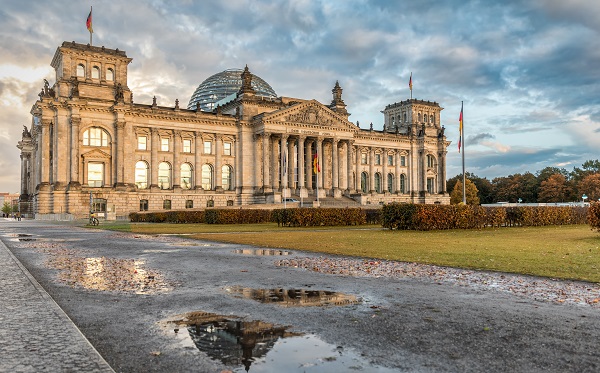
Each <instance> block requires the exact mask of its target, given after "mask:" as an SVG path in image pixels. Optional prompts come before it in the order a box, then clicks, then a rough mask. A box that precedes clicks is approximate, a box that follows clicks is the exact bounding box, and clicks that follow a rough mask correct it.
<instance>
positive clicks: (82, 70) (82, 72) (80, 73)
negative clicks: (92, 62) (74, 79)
mask: <svg viewBox="0 0 600 373" xmlns="http://www.w3.org/2000/svg"><path fill="white" fill-rule="evenodd" d="M77 76H81V77H82V78H85V66H83V64H81V63H80V64H79V65H77Z"/></svg>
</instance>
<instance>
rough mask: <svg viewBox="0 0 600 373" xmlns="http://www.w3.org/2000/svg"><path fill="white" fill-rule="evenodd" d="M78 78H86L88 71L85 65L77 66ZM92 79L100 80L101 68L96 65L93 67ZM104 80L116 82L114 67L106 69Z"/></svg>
mask: <svg viewBox="0 0 600 373" xmlns="http://www.w3.org/2000/svg"><path fill="white" fill-rule="evenodd" d="M76 73H77V76H78V77H81V78H86V71H85V65H84V64H82V63H80V64H78V65H77V72H76ZM91 73H92V76H91V78H92V79H100V67H98V66H96V65H94V66H92V71H91ZM104 79H105V80H107V81H109V82H112V81H114V80H115V70H113V69H112V67H109V68H107V69H106V73H105V74H104Z"/></svg>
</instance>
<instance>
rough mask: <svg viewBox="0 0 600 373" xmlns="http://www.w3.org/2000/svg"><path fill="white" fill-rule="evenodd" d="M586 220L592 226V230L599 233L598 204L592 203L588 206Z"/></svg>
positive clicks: (599, 205)
mask: <svg viewBox="0 0 600 373" xmlns="http://www.w3.org/2000/svg"><path fill="white" fill-rule="evenodd" d="M587 219H588V222H589V223H590V225H591V226H592V229H595V230H597V231H598V232H600V202H592V203H591V204H590V208H589V209H588V215H587Z"/></svg>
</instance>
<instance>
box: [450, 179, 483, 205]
mask: <svg viewBox="0 0 600 373" xmlns="http://www.w3.org/2000/svg"><path fill="white" fill-rule="evenodd" d="M465 197H466V198H465V199H466V201H467V205H479V196H478V195H477V187H476V186H475V184H474V183H473V182H472V181H471V180H469V179H466V180H465ZM462 201H463V183H462V180H459V181H457V182H456V184H454V189H452V193H450V203H451V204H458V203H461V202H462Z"/></svg>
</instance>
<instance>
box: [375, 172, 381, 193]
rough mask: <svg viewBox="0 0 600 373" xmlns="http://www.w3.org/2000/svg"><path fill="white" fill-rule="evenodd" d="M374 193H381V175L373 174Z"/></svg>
mask: <svg viewBox="0 0 600 373" xmlns="http://www.w3.org/2000/svg"><path fill="white" fill-rule="evenodd" d="M375 191H376V192H377V193H381V174H380V173H379V172H377V173H375Z"/></svg>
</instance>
